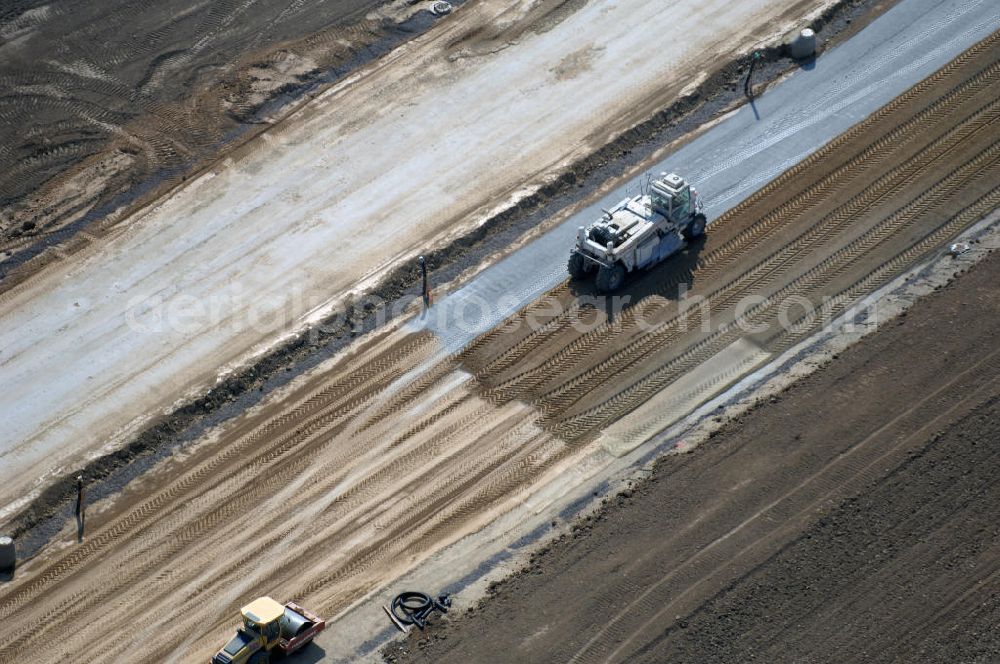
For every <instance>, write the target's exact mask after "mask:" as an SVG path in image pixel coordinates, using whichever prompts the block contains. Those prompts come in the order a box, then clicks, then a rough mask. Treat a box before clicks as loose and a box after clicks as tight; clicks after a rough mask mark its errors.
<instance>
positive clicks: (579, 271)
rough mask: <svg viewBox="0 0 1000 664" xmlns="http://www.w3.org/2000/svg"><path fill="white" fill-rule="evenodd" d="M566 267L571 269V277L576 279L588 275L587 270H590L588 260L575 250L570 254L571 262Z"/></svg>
mask: <svg viewBox="0 0 1000 664" xmlns="http://www.w3.org/2000/svg"><path fill="white" fill-rule="evenodd" d="M566 268H567V269H568V270H569V278H570V279H573V280H574V281H575V280H577V279H583V278H584V277H585V276H587V272H589V270H588V269H587V260H586V259H585V258H584V257H583V256H581V255H580V254H578V253H576V252H575V251H574V252H573V253H572V254H570V256H569V264H568V265H567V266H566Z"/></svg>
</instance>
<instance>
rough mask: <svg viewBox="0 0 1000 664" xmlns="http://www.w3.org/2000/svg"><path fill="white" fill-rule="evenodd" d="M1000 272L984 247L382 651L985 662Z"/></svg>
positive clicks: (996, 612)
mask: <svg viewBox="0 0 1000 664" xmlns="http://www.w3.org/2000/svg"><path fill="white" fill-rule="evenodd" d="M998 284H1000V256H992V257H990V258H988V259H987V260H986V261H985V262H983V263H982V264H980V265H979V266H977V267H976V268H974V269H973V270H972V271H971V272H970V273H968V274H966V275H964V276H962V277H960V278H959V279H958V280H956V281H955V282H953V283H952V284H951V285H949V286H948V287H946V288H944V289H942V290H940V291H939V292H937V293H935V294H933V295H931V296H928V297H927V298H926V299H925V300H923V301H921V302H919V303H918V304H917V305H916V306H915V307H914V308H912V309H911V310H910V311H909V312H908V314H907V316H906V317H905V318H902V319H900V320H899V321H898V324H895V325H892V326H889V327H887V328H885V329H883V330H880V331H879V332H877V333H875V334H874V335H873V336H872V337H870V338H868V339H866V340H865V341H863V342H862V343H860V344H859V345H857V346H855V347H853V348H851V349H849V350H848V351H847V352H845V353H843V354H842V355H841V356H840V357H839V358H838V359H836V360H835V361H834V362H832V363H831V364H830V365H828V366H827V367H826V368H825V369H823V370H822V371H820V372H818V373H816V374H814V375H813V376H811V377H809V378H807V379H805V380H803V381H801V382H800V383H797V384H795V385H794V386H793V387H791V388H790V389H789V390H788V391H787V392H786V393H785V394H783V395H781V397H780V398H778V399H775V400H773V402H772V403H770V404H764V405H762V406H761V407H759V408H758V409H756V410H754V411H752V412H751V413H749V414H748V415H747V416H745V417H743V418H741V419H740V420H739V421H733V422H731V423H729V424H728V425H727V426H725V427H724V428H723V429H722V431H721V432H720V433H719V434H718V435H717V436H716V437H714V438H713V439H712V440H711V441H710V442H709V443H706V444H704V445H702V446H700V447H698V448H696V450H695V451H694V452H692V453H690V454H686V455H680V456H671V457H668V458H665V459H663V460H662V461H661V462H660V463H658V464H657V465H656V466H655V469H654V472H653V473H652V475H651V476H650V478H649V480H648V481H645V482H643V483H641V484H639V485H638V486H636V487H634V488H629V489H626V490H624V491H622V492H621V493H619V494H618V495H617V496H615V497H614V498H613V499H611V500H609V501H607V503H606V504H605V505H604V506H603V507H602V508H601V509H600V510H599V511H598V512H596V513H595V514H593V515H588V516H587V517H586V518H585V519H582V520H580V521H579V522H578V524H577V525H576V526H575V527H574V530H573V532H572V533H571V534H569V535H567V536H563V537H561V538H560V539H559V540H558V541H557V542H555V543H554V544H553V545H552V546H551V547H549V548H545V549H543V550H541V551H539V552H538V553H537V554H536V555H535V556H534V557H533V559H532V560H531V562H530V564H529V565H528V566H527V567H526V568H525V569H524V570H523V571H522V572H520V573H519V574H517V575H515V576H514V577H512V578H510V579H508V580H505V581H504V582H502V583H500V584H498V585H497V586H495V587H494V588H493V592H492V593H491V595H490V596H489V597H488V598H487V599H485V600H484V601H482V602H481V603H480V605H479V606H478V607H476V608H475V609H473V610H470V612H469V613H468V614H465V615H461V616H457V615H456V614H454V613H453V614H449V616H448V617H447V619H446V620H445V621H442V622H439V623H438V624H437V625H435V626H434V627H432V628H431V629H429V630H428V632H426V633H423V634H421V633H414V634H413V635H412V637H411V638H410V639H409V640H408V641H407V642H405V643H403V644H397V645H394V646H392V647H391V648H387V649H386V651H385V655H386V661H389V662H397V663H401V662H473V661H490V662H552V661H561V662H598V661H600V662H603V661H623V662H624V661H628V662H666V661H669V662H747V661H761V662H829V661H836V662H868V661H880V662H994V661H997V660H998V659H1000V638H998V634H997V632H996V630H995V626H996V624H997V621H1000V528H998V525H997V524H998V523H1000V486H998V484H997V482H996V481H995V469H996V464H997V453H998V451H1000V448H998V446H997V439H998V435H1000V420H998V415H1000V382H998V378H997V377H998V376H1000V373H998V366H1000V354H998V351H997V335H998V333H997V320H1000V287H998Z"/></svg>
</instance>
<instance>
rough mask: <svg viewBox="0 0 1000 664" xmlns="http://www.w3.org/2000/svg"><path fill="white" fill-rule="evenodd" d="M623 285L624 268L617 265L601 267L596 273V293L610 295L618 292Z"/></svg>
mask: <svg viewBox="0 0 1000 664" xmlns="http://www.w3.org/2000/svg"><path fill="white" fill-rule="evenodd" d="M623 283H625V268H623V267H622V266H621V265H620V264H619V263H615V264H614V265H612V266H611V267H602V268H601V269H600V270H598V271H597V292H598V293H610V292H611V291H614V290H618V289H619V288H620V287H621V285H622V284H623Z"/></svg>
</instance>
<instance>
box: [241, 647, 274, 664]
mask: <svg viewBox="0 0 1000 664" xmlns="http://www.w3.org/2000/svg"><path fill="white" fill-rule="evenodd" d="M247 664H271V653H269V652H264V651H263V650H258V651H257V652H255V653H254V654H253V655H251V656H250V659H249V660H247Z"/></svg>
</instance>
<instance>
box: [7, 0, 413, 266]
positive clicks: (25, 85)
mask: <svg viewBox="0 0 1000 664" xmlns="http://www.w3.org/2000/svg"><path fill="white" fill-rule="evenodd" d="M387 5H388V3H387V2H385V1H384V0H322V1H320V2H309V3H303V2H278V1H274V0H264V1H261V2H235V1H232V2H222V3H205V2H194V1H193V0H174V1H171V2H131V1H130V2H126V1H124V0H116V1H113V2H103V1H87V2H66V1H59V2H43V1H42V0H16V1H14V2H8V3H5V4H4V7H3V8H2V9H0V37H2V42H0V53H2V54H3V58H2V62H0V82H2V85H0V90H2V91H0V145H2V146H3V148H2V149H0V169H2V170H3V172H4V174H5V176H4V178H3V180H2V182H0V258H6V257H9V256H11V255H13V254H14V253H16V252H19V251H21V250H23V249H24V248H25V247H28V246H30V245H32V244H33V243H37V242H40V241H45V240H51V239H53V238H52V236H53V235H54V234H55V235H57V236H58V235H61V234H64V235H67V236H68V235H69V233H66V232H64V231H66V229H67V228H68V227H69V226H71V225H72V224H75V223H79V222H83V221H86V220H87V219H94V218H100V217H101V216H102V215H106V214H108V213H110V212H111V211H113V210H114V209H115V208H116V207H117V206H118V205H122V204H125V203H127V202H128V201H129V200H130V199H134V198H135V197H137V196H139V195H145V194H148V193H149V192H150V191H151V189H152V190H156V189H161V188H165V187H167V186H169V185H170V184H171V183H176V182H179V181H180V180H181V179H182V178H183V176H184V174H186V173H187V172H189V171H190V170H191V169H192V168H194V167H196V166H197V165H198V164H200V163H202V162H203V161H205V160H208V159H211V158H213V157H214V156H216V154H217V153H218V151H219V150H220V148H221V147H222V146H223V145H224V144H225V143H226V142H227V141H230V140H231V139H232V138H233V137H234V136H235V135H237V134H238V133H239V132H244V131H246V130H247V129H252V128H253V126H254V125H255V124H256V123H259V122H260V120H261V118H260V116H259V114H258V112H259V111H261V110H262V109H266V108H268V106H267V104H268V103H269V102H271V103H272V104H273V102H274V101H275V100H276V99H280V97H281V95H282V94H292V93H299V92H301V91H302V90H305V89H308V88H309V87H310V86H312V85H315V84H316V83H319V82H323V81H329V80H332V79H334V78H336V77H337V76H338V75H340V74H342V73H343V72H345V71H347V70H349V69H350V68H351V67H352V66H353V65H355V64H356V63H359V62H363V61H364V60H366V59H369V58H371V57H374V56H376V55H378V54H380V53H382V52H384V51H386V50H387V49H388V48H389V47H390V46H391V45H393V44H395V43H398V42H399V41H401V40H402V39H403V38H405V36H407V34H408V33H410V32H411V31H412V30H414V29H417V28H418V27H419V25H420V23H419V22H417V23H412V24H409V25H407V24H405V23H402V21H403V20H404V18H405V17H404V14H405V13H412V12H413V10H410V11H409V12H403V11H401V10H398V9H396V10H393V9H390V8H389V7H388V6H387ZM425 16H426V18H427V20H424V21H423V24H425V25H426V24H429V23H430V22H432V21H431V20H430V19H429V15H426V13H425ZM396 19H398V20H399V21H401V22H400V23H397V20H396ZM139 185H142V187H141V188H140V190H136V188H137V187H138V186H139Z"/></svg>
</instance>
